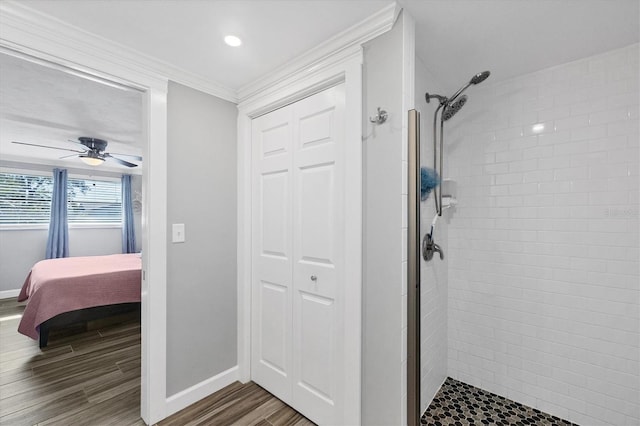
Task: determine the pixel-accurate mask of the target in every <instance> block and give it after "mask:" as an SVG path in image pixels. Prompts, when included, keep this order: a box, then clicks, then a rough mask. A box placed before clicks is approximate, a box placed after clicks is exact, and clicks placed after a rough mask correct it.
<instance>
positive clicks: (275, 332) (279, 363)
mask: <svg viewBox="0 0 640 426" xmlns="http://www.w3.org/2000/svg"><path fill="white" fill-rule="evenodd" d="M344 103H345V94H344V84H342V85H339V86H336V87H333V88H331V89H328V90H325V91H323V92H321V93H318V94H315V95H313V96H310V97H308V98H305V99H303V100H301V101H299V102H296V103H295V104H292V105H289V106H287V107H284V108H281V109H279V110H276V111H274V112H272V113H269V114H266V115H264V116H262V117H259V118H257V119H255V120H253V129H252V132H253V134H252V144H253V146H252V152H253V154H252V155H253V189H252V191H253V194H252V202H253V205H252V215H253V219H252V220H253V230H252V232H253V260H252V262H253V276H252V283H253V288H252V373H251V374H252V378H253V380H254V381H255V382H256V383H258V384H260V385H261V386H263V387H264V388H266V389H267V390H268V391H270V392H271V393H273V394H274V395H276V396H277V397H279V398H280V399H282V400H283V401H284V402H286V403H288V404H290V405H291V406H292V407H293V408H295V409H296V410H298V411H300V412H301V413H302V414H304V415H305V416H307V417H308V418H309V419H310V420H312V421H314V422H316V423H318V424H321V425H322V424H331V425H335V424H341V423H343V422H342V416H343V412H344V406H343V402H342V401H343V394H342V390H343V387H344V386H343V384H344V334H343V330H344V327H343V325H344V324H343V322H344V312H345V306H344V287H345V282H344V257H345V253H344V244H345V240H344V235H345V229H344V217H345V192H344V176H345V174H344V169H345V164H344V155H345V147H344V142H345V141H344Z"/></svg>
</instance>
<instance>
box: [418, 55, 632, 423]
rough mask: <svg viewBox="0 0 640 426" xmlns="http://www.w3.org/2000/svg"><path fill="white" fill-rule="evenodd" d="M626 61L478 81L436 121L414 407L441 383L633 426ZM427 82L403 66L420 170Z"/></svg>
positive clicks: (423, 67) (580, 63) (599, 59)
mask: <svg viewBox="0 0 640 426" xmlns="http://www.w3.org/2000/svg"><path fill="white" fill-rule="evenodd" d="M638 52H639V46H638V45H637V44H635V45H631V46H628V47H626V48H622V49H618V50H614V51H610V52H608V53H605V54H600V55H596V56H592V57H588V58H584V59H580V60H577V61H575V62H570V63H567V64H563V65H559V66H556V67H553V68H548V69H544V70H541V71H538V72H535V73H532V74H527V75H523V76H519V77H516V78H513V79H510V80H506V81H499V82H496V83H495V84H494V83H492V82H491V80H488V81H487V82H485V83H483V84H482V85H478V86H477V87H474V88H473V90H470V91H469V102H468V103H467V104H466V106H465V107H464V108H463V109H462V110H461V111H460V112H459V113H458V114H457V115H456V116H455V117H454V118H452V119H451V120H449V121H447V123H446V125H445V167H444V173H443V177H444V178H445V179H452V180H454V181H455V182H456V184H457V185H456V187H457V189H456V194H455V195H456V198H457V205H456V206H455V207H453V208H451V209H448V210H445V213H444V216H443V217H442V218H441V220H440V221H439V222H438V228H437V231H436V232H437V233H438V239H439V240H440V242H441V245H443V246H444V247H445V260H444V261H440V260H439V259H437V258H434V260H432V261H431V262H430V263H429V264H426V265H424V266H423V284H422V286H423V290H422V294H423V297H422V301H423V302H422V304H423V306H422V316H423V318H422V395H423V398H422V406H423V408H426V407H427V406H428V404H429V402H430V401H431V398H432V397H433V395H434V394H435V392H436V391H437V389H438V387H439V386H440V384H441V383H442V381H443V380H444V378H446V377H447V376H449V377H451V378H453V379H456V380H460V381H462V382H465V383H468V384H470V385H473V386H477V387H480V388H482V389H484V390H487V391H490V392H493V393H496V394H498V395H501V396H504V397H507V398H510V399H512V400H515V401H517V402H520V403H523V404H526V405H529V406H532V407H535V408H538V409H540V410H542V411H545V412H548V413H550V414H553V415H555V416H558V417H560V418H563V419H567V420H569V421H572V422H574V423H578V424H582V425H598V424H610V425H611V424H613V425H637V424H640V377H639V365H640V359H639V355H640V345H639V336H640V334H639V332H640V330H639V325H640V318H639V313H640V304H639V296H640V294H639V288H638V287H639V282H640V273H639V263H638V259H639V255H640V253H639V241H638V235H639V193H640V187H639V180H640V179H639V163H640V161H639V144H640V142H639V140H640V137H639V134H638V133H639V130H638V129H639V125H638V97H639V95H638V93H639V85H638V82H639V69H638V57H639V55H638ZM477 71H482V70H470V74H473V72H477ZM437 83H438V82H437V81H435V80H434V79H433V77H432V76H431V74H430V73H429V71H428V64H421V63H418V66H417V67H416V91H417V93H416V101H417V102H419V104H418V105H419V108H421V109H422V121H423V124H422V134H423V136H422V146H423V151H425V153H424V154H423V155H424V156H423V159H422V161H423V164H425V162H426V165H428V166H431V162H432V161H433V160H432V156H433V147H432V133H431V132H432V114H433V109H432V108H433V103H432V104H430V105H427V104H426V103H424V91H425V90H427V89H431V90H433V87H434V85H435V87H436V88H437V87H438V86H437ZM430 108H431V109H430ZM432 198H433V197H432V196H430V197H429V199H428V200H427V201H426V202H425V204H423V221H422V226H423V233H424V231H425V229H426V227H428V226H429V225H430V221H431V218H432V217H433V213H434V208H433V199H432Z"/></svg>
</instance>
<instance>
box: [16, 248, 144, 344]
mask: <svg viewBox="0 0 640 426" xmlns="http://www.w3.org/2000/svg"><path fill="white" fill-rule="evenodd" d="M141 270H142V260H141V258H140V254H137V253H134V254H112V255H108V256H88V257H67V258H62V259H48V260H42V261H40V262H38V263H36V264H35V265H33V268H31V272H29V275H27V279H26V280H25V282H24V285H23V286H22V290H21V291H20V295H19V296H18V301H23V300H27V299H28V300H29V302H28V303H27V307H26V308H25V310H24V314H23V315H22V320H21V321H20V325H19V326H18V331H19V332H20V333H22V334H24V335H26V336H29V337H31V338H33V339H38V335H39V333H38V326H39V325H40V324H42V323H43V322H45V321H46V320H48V319H50V318H53V317H55V316H56V315H59V314H61V313H63V312H69V311H75V310H77V309H84V308H92V307H95V306H103V305H114V304H117V303H130V302H139V301H140V285H141V272H140V271H141Z"/></svg>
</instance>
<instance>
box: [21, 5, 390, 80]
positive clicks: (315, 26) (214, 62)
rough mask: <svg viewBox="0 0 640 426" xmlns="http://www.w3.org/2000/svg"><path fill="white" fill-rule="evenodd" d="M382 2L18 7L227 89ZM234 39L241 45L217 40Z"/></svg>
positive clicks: (319, 40) (358, 18) (301, 50)
mask: <svg viewBox="0 0 640 426" xmlns="http://www.w3.org/2000/svg"><path fill="white" fill-rule="evenodd" d="M390 3H391V1H389V0H297V1H296V0H89V1H87V0H56V1H51V0H26V1H24V0H23V1H21V4H24V5H27V6H29V7H32V8H34V9H37V10H39V11H41V12H44V13H47V14H50V15H52V16H55V17H56V18H59V19H61V20H63V21H65V22H67V23H70V24H72V25H74V26H77V27H80V28H82V29H84V30H87V31H90V32H93V33H95V34H98V35H100V36H103V37H105V38H108V39H110V40H113V41H116V42H118V43H121V44H124V45H126V46H129V47H131V48H133V49H136V50H138V51H140V52H144V53H146V54H148V55H150V56H154V57H156V58H158V59H161V60H163V61H165V62H168V63H170V64H174V65H177V66H179V67H181V68H183V69H185V70H187V71H190V72H192V73H195V74H197V75H200V76H202V77H204V78H205V79H212V80H214V81H216V82H217V83H220V84H222V85H223V86H226V87H229V88H231V89H233V90H237V89H238V88H240V87H242V86H244V85H246V84H247V83H250V82H252V81H254V80H256V79H258V78H259V77H261V76H264V75H265V74H266V73H268V72H269V71H271V70H273V69H275V68H276V67H278V66H280V65H282V64H284V63H286V62H288V61H289V60H291V59H293V58H295V57H297V56H299V55H301V54H302V53H304V52H305V51H307V50H308V49H310V48H312V47H315V46H316V45H318V44H320V43H322V42H323V41H325V40H326V39H328V38H329V37H331V36H333V35H335V34H337V33H338V32H340V31H343V30H345V29H347V28H349V27H350V26H352V25H354V24H356V23H358V22H360V21H362V20H363V19H365V18H366V17H368V16H370V15H372V14H373V13H374V12H376V11H378V10H380V9H381V8H383V7H384V6H386V5H388V4H390ZM228 34H233V35H237V36H239V37H240V38H241V39H242V40H243V46H241V47H239V48H233V47H229V46H227V45H226V44H225V43H224V41H223V37H224V36H225V35H228Z"/></svg>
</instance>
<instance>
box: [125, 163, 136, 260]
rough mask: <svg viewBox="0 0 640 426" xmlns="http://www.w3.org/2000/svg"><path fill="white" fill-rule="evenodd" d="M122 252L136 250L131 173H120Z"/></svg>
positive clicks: (133, 251)
mask: <svg viewBox="0 0 640 426" xmlns="http://www.w3.org/2000/svg"><path fill="white" fill-rule="evenodd" d="M122 252H123V253H135V252H136V231H135V227H134V222H133V201H132V200H131V175H122Z"/></svg>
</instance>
